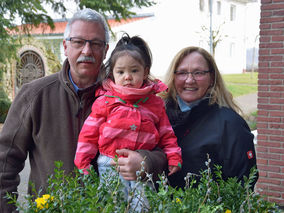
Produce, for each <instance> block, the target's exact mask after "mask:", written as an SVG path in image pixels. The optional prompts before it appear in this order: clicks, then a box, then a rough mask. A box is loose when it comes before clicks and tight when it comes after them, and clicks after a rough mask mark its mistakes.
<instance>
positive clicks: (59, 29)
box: [19, 15, 153, 35]
mask: <svg viewBox="0 0 284 213" xmlns="http://www.w3.org/2000/svg"><path fill="white" fill-rule="evenodd" d="M151 16H153V15H142V16H136V17H131V18H127V19H121V20H120V21H116V20H115V19H112V18H111V19H108V23H109V25H110V27H111V28H113V27H117V26H120V25H124V24H128V23H131V22H135V21H138V20H142V19H145V18H148V17H151ZM66 25H67V21H63V20H54V29H51V28H50V27H49V26H48V25H47V24H44V23H42V24H40V25H39V26H38V27H33V28H32V29H31V31H30V34H31V35H52V34H53V35H54V34H55V35H58V34H63V33H64V30H65V27H66ZM19 28H21V26H19Z"/></svg>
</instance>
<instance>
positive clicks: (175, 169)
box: [168, 166, 181, 176]
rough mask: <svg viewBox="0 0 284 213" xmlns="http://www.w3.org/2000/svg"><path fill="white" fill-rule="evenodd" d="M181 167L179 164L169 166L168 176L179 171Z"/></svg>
mask: <svg viewBox="0 0 284 213" xmlns="http://www.w3.org/2000/svg"><path fill="white" fill-rule="evenodd" d="M180 169H181V168H180V167H179V166H169V171H170V172H169V174H168V175H169V176H170V175H172V174H174V173H176V172H177V171H179V170H180Z"/></svg>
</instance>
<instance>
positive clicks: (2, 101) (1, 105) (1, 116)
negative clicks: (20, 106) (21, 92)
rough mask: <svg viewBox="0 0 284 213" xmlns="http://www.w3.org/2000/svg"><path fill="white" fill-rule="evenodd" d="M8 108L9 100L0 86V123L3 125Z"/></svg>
mask: <svg viewBox="0 0 284 213" xmlns="http://www.w3.org/2000/svg"><path fill="white" fill-rule="evenodd" d="M10 106H11V101H10V100H9V98H8V96H7V94H6V93H5V91H4V90H3V88H2V87H1V86H0V123H4V121H5V119H6V117H7V114H8V111H9V108H10Z"/></svg>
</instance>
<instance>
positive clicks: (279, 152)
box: [256, 0, 284, 206]
mask: <svg viewBox="0 0 284 213" xmlns="http://www.w3.org/2000/svg"><path fill="white" fill-rule="evenodd" d="M258 66H259V76H258V77H259V80H258V118H257V130H258V137H257V147H256V150H257V164H258V168H259V171H260V178H259V180H258V183H257V188H258V189H259V188H261V189H262V190H263V191H262V192H261V194H263V195H265V196H267V199H268V200H269V201H272V202H276V203H278V204H279V205H280V206H284V0H261V18H260V44H259V64H258Z"/></svg>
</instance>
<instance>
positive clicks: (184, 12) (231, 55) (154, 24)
mask: <svg viewBox="0 0 284 213" xmlns="http://www.w3.org/2000/svg"><path fill="white" fill-rule="evenodd" d="M209 5H210V0H175V1H173V0H160V1H159V2H157V4H156V5H155V6H154V7H151V8H147V9H146V10H145V9H143V11H142V12H143V13H145V12H151V13H153V16H152V17H149V18H146V19H143V20H140V21H136V22H133V23H129V24H126V25H121V26H119V27H114V28H113V29H112V30H113V31H114V32H115V33H116V35H117V37H116V40H115V41H113V42H112V43H111V44H110V50H109V54H110V52H111V51H112V49H113V46H114V44H115V43H116V42H117V40H118V39H119V38H120V36H121V35H122V32H127V33H128V34H129V35H130V36H134V35H139V36H141V37H142V38H144V39H145V40H146V41H147V42H148V44H149V46H150V48H151V50H152V53H153V67H152V70H151V72H152V74H153V75H155V76H157V77H162V76H164V74H165V73H166V70H167V68H168V66H169V64H170V61H171V60H172V58H173V57H174V55H175V54H176V53H177V52H178V51H179V50H180V49H182V48H184V47H186V46H201V47H203V48H205V49H207V50H208V51H209V52H210V46H209V42H210V7H209ZM139 13H141V11H138V14H139ZM211 14H212V19H211V20H212V25H211V26H212V28H211V29H212V32H213V34H214V32H217V30H218V29H219V34H220V36H221V40H220V42H218V44H217V46H216V49H215V59H216V62H217V65H218V67H219V69H220V71H221V73H242V72H243V71H244V70H245V69H246V64H247V62H246V50H247V48H252V47H254V46H255V45H257V44H258V43H256V42H255V38H256V37H257V35H258V33H259V16H260V3H259V0H212V13H211ZM202 27H203V28H206V29H202Z"/></svg>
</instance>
